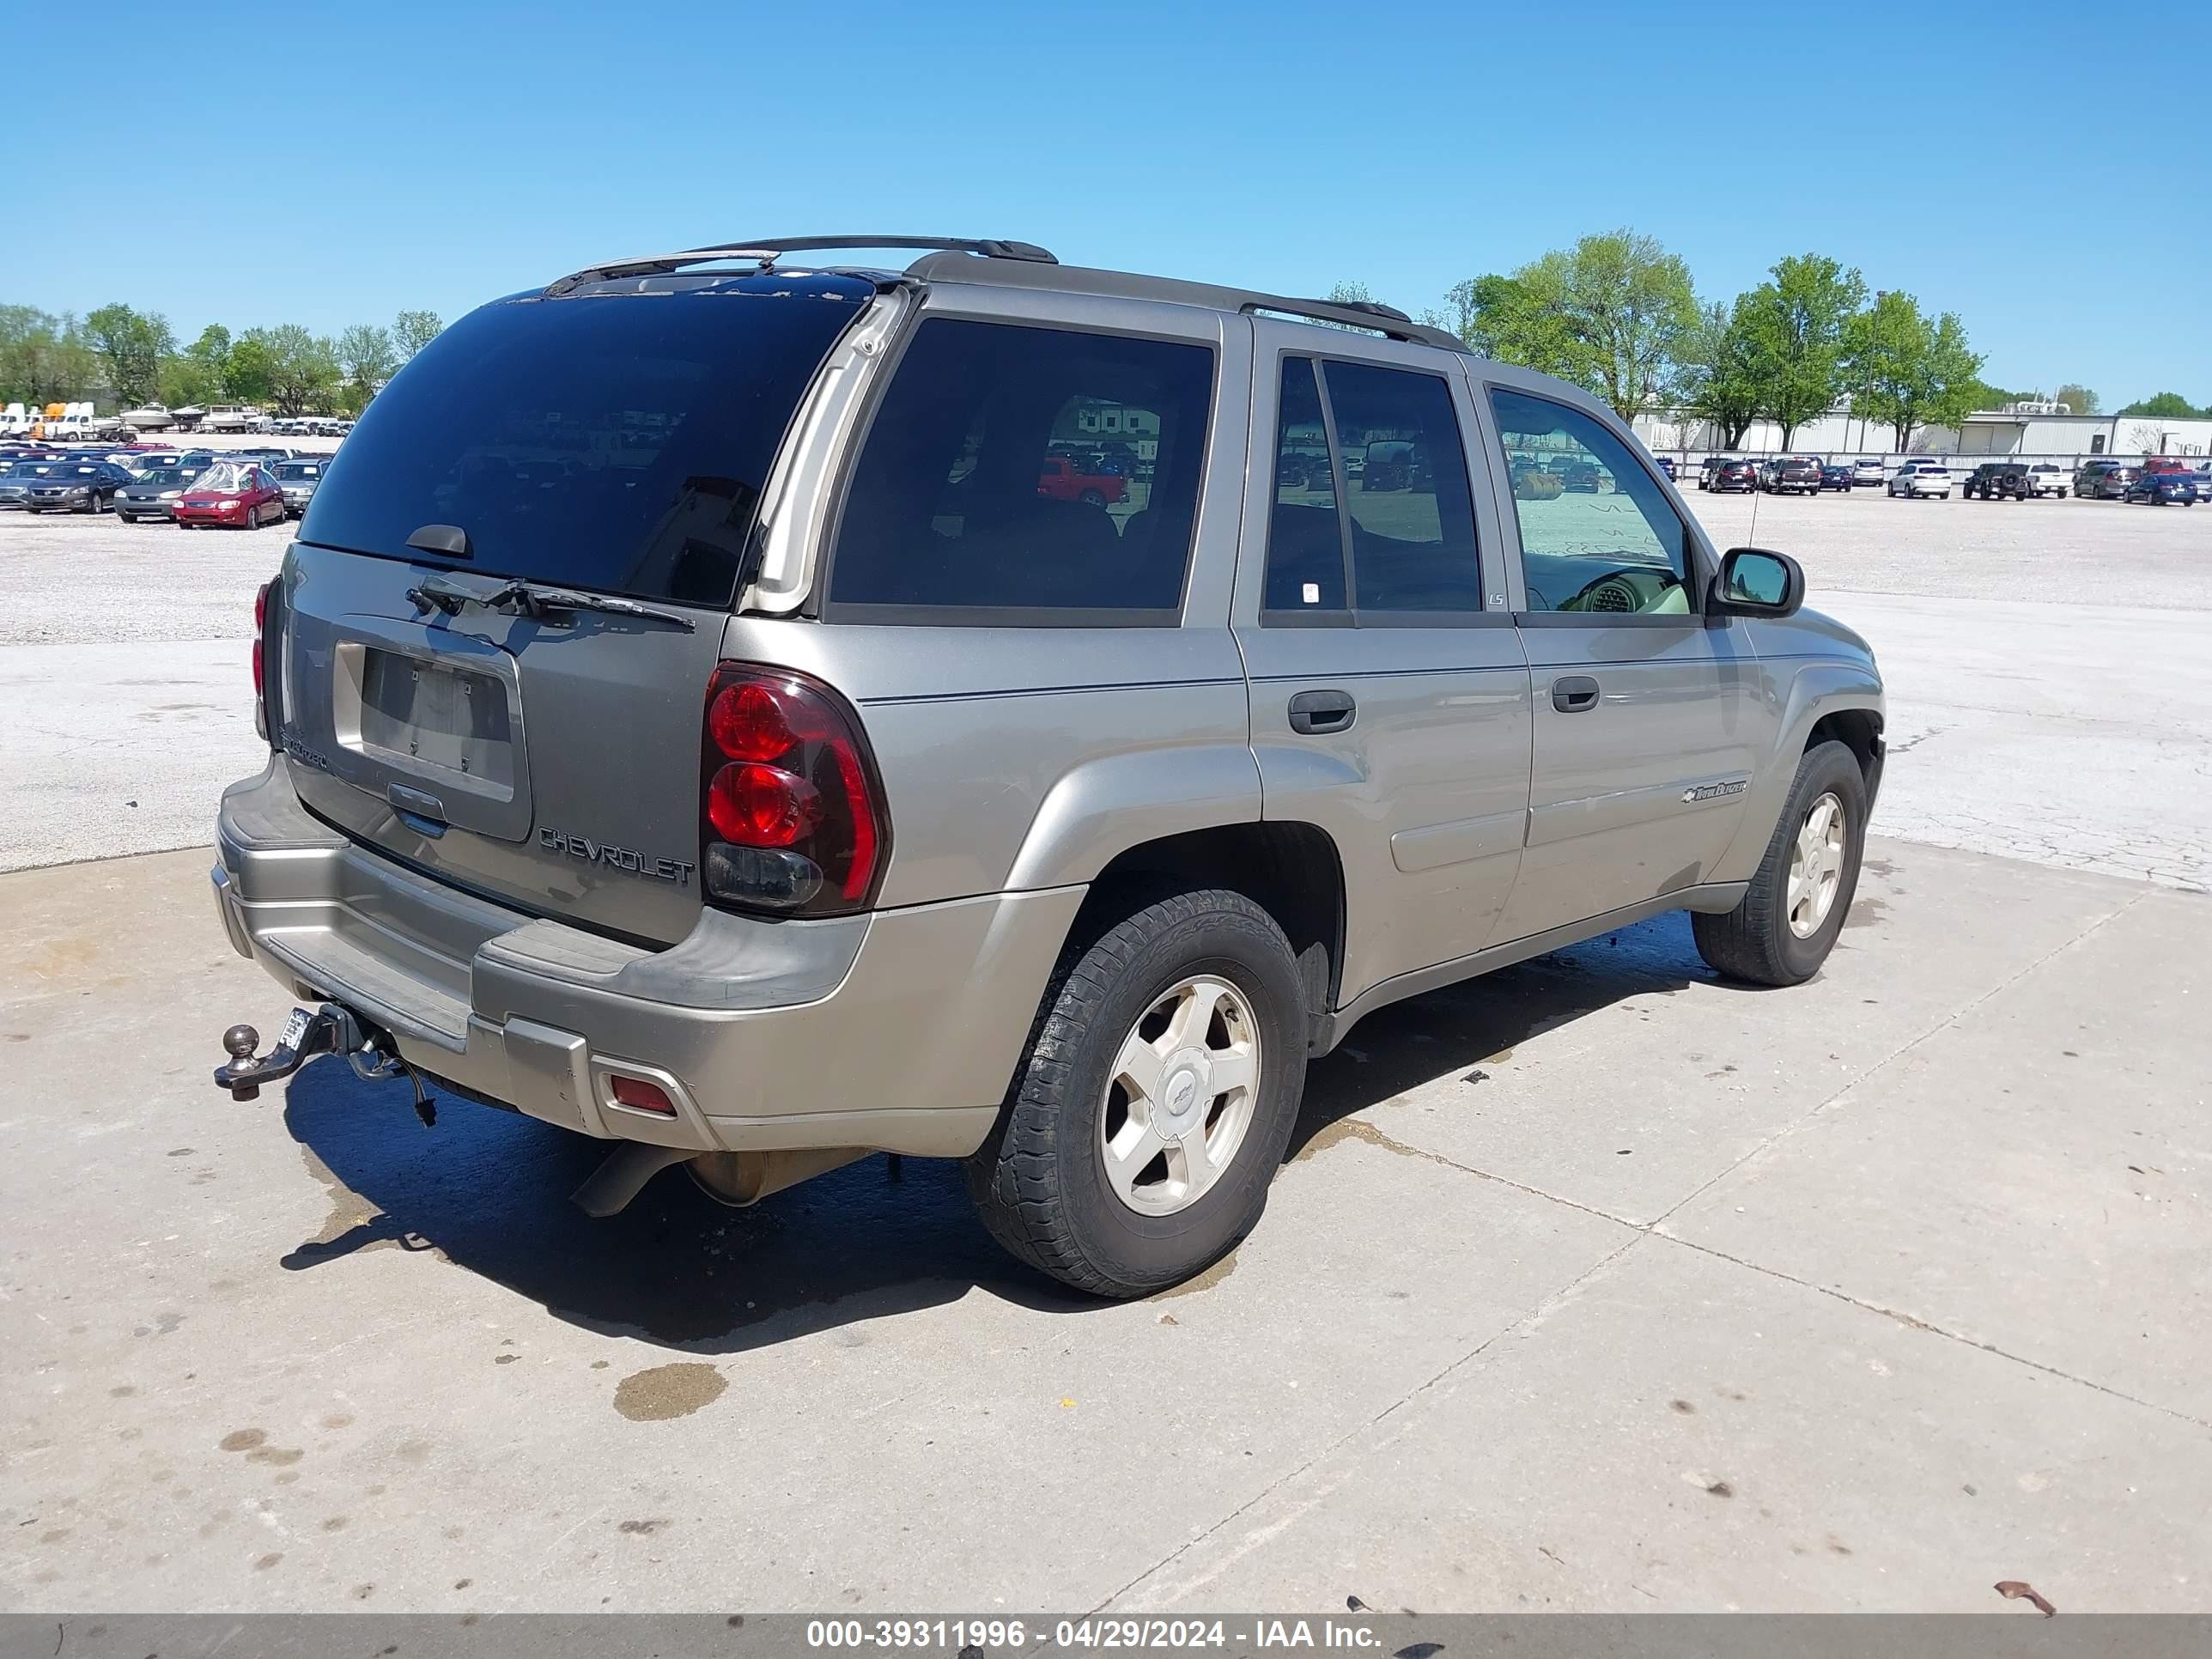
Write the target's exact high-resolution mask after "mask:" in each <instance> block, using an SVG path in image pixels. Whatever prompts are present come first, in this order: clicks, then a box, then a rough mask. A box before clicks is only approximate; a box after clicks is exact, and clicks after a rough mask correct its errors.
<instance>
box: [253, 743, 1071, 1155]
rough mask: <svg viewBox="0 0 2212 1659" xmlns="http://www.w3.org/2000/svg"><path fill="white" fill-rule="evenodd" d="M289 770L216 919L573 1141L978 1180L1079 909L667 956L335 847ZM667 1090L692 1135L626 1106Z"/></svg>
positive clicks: (930, 916)
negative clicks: (921, 1160) (900, 1168)
mask: <svg viewBox="0 0 2212 1659" xmlns="http://www.w3.org/2000/svg"><path fill="white" fill-rule="evenodd" d="M216 851H217V863H216V866H215V869H214V871H213V872H211V873H212V880H213V883H214V888H215V899H216V908H217V910H218V911H219V913H220V914H221V916H222V925H223V928H224V931H225V933H227V934H228V937H229V939H230V942H231V945H232V947H233V948H234V949H235V950H236V951H238V952H239V953H240V955H241V956H246V957H251V958H252V959H253V960H254V961H257V962H258V963H261V964H262V965H263V967H264V968H265V969H268V971H269V972H270V974H272V975H274V976H275V977H276V979H277V980H278V981H281V982H283V983H284V984H286V985H288V986H290V987H293V989H294V992H295V994H297V995H299V996H301V997H302V998H304V999H307V1000H327V1001H331V1002H337V1003H339V1004H341V1005H343V1006H345V1007H347V1008H349V1009H350V1010H352V1011H353V1012H355V1013H356V1015H358V1016H361V1017H362V1018H366V1019H368V1021H370V1022H372V1023H374V1024H376V1025H379V1026H381V1027H382V1028H384V1029H385V1030H388V1031H389V1032H391V1034H392V1037H393V1039H394V1041H395V1042H396V1044H397V1046H398V1050H399V1052H400V1054H402V1055H403V1056H404V1058H405V1059H406V1060H408V1061H409V1062H410V1064H412V1065H414V1066H416V1067H417V1068H418V1069H419V1070H421V1071H423V1072H425V1073H429V1074H430V1075H431V1076H433V1077H435V1078H437V1079H444V1080H446V1081H447V1082H449V1083H451V1084H455V1085H459V1086H460V1087H461V1088H463V1089H465V1090H466V1091H471V1092H473V1093H476V1094H479V1095H482V1096H484V1097H488V1098H489V1099H492V1100H495V1101H499V1102H502V1103H506V1104H508V1105H512V1106H513V1107H515V1108H517V1109H520V1110H521V1111H524V1112H526V1113H528V1114H529V1115H532V1116H533V1117H538V1118H543V1119H544V1120H545V1121H547V1122H549V1123H556V1124H559V1125H560V1126H561V1127H563V1128H568V1129H574V1130H576V1131H579V1132H580V1133H584V1134H589V1135H595V1136H599V1137H602V1138H606V1139H628V1140H640V1141H646V1142H650V1143H653V1144H655V1145H659V1146H678V1147H689V1148H696V1149H698V1150H701V1151H713V1150H727V1151H731V1152H756V1151H758V1152H767V1151H784V1150H796V1149H806V1148H816V1147H836V1148H866V1149H872V1150H880V1151H884V1152H911V1153H915V1154H917V1155H920V1156H924V1157H958V1156H962V1155H964V1154H965V1153H967V1152H972V1151H973V1150H974V1149H975V1147H976V1146H978V1145H980V1144H981V1141H982V1139H983V1138H984V1136H985V1135H986V1134H987V1133H989V1130H990V1127H991V1124H992V1122H993V1121H994V1118H995V1117H996V1115H997V1113H998V1109H999V1104H1000V1100H1001V1099H1002V1097H1004V1094H1005V1091H1006V1085H1007V1082H1008V1080H1009V1079H1011V1078H1012V1074H1013V1069H1014V1066H1015V1064H1016V1062H1017V1060H1018V1058H1019V1056H1020V1051H1021V1047H1022V1044H1023V1042H1024V1041H1025V1040H1026V1038H1027V1036H1028V1034H1029V1029H1030V1022H1031V1019H1032V1017H1033V1016H1034V1014H1035V1013H1036V1001H1037V998H1038V996H1039V995H1040V994H1042V989H1043V987H1044V985H1045V983H1046V981H1047V980H1048V977H1049V976H1050V973H1051V969H1052V964H1053V961H1054V958H1055V957H1057V955H1058V954H1059V951H1060V946H1061V944H1062V943H1063V942H1064V941H1065V939H1066V936H1067V931H1068V928H1069V927H1070V926H1071V925H1072V923H1073V921H1074V916H1075V912H1076V909H1077V908H1078V907H1079V905H1080V904H1081V902H1082V899H1083V891H1084V890H1083V889H1081V888H1079V887H1066V888H1054V889H1048V890H1042V891H1038V892H1029V893H1007V894H994V895H989V896H984V897H980V898H973V899H964V900H955V901H951V902H945V903H941V904H929V905H917V906H913V907H910V908H904V909H899V910H887V911H878V912H876V913H874V914H872V915H864V916H855V917H849V918H841V919H836V920H831V921H818V922H781V923H771V922H763V921H750V920H748V919H746V918H744V917H739V916H732V915H726V914H724V913H722V912H720V911H714V910H705V911H702V914H701V918H700V921H699V924H698V926H697V927H695V928H694V929H693V930H692V932H691V933H690V935H689V936H688V937H687V938H686V939H684V940H683V941H681V942H680V943H679V944H677V945H672V946H671V947H669V948H668V949H666V950H664V951H652V950H647V949H644V948H641V947H639V946H635V945H626V944H623V943H621V942H619V941H617V940H613V939H607V938H605V936H603V935H601V934H598V933H588V932H586V931H585V930H583V929H580V928H576V927H568V926H567V925H565V924H563V923H560V922H556V921H544V920H539V919H535V918H532V917H530V916H527V915H522V914H520V913H519V912H517V911H514V910H512V909H509V908H506V907H504V906H502V905H498V904H495V903H492V902H488V901H485V900H483V899H479V898H477V897H475V896H472V895H470V894H467V893H465V892H462V891H460V890H457V889H455V888H453V887H450V886H447V885H446V884H443V883H441V882H437V881H434V880H432V879H430V878H428V877H425V876H422V875H418V874H417V873H416V872H413V871H411V870H410V869H408V868H406V867H405V866H402V865H399V864H398V863H395V862H393V861H392V860H389V859H387V858H385V857H383V856H381V855H380V854H375V853H373V852H370V851H368V849H366V848H362V847H360V846H357V845H356V844H355V843H354V842H350V841H349V840H347V839H346V838H345V837H344V836H341V835H339V834H337V832H336V831H334V830H332V829H329V828H328V827H327V826H326V825H325V824H324V823H322V822H321V821H320V820H319V819H318V818H316V817H313V815H311V814H310V813H308V812H307V811H306V810H305V809H304V808H302V807H301V805H300V803H299V799H298V797H297V796H296V795H295V793H293V789H292V787H291V781H290V775H289V763H288V762H287V761H286V760H284V759H283V757H276V758H275V759H273V760H272V761H271V763H270V768H269V769H268V770H267V771H266V772H264V773H263V774H262V775H260V776H258V777H256V778H252V779H249V780H247V781H245V782H242V783H239V784H235V785H233V786H232V787H231V788H230V789H229V790H228V791H227V792H226V793H225V794H224V796H223V800H222V811H221V813H220V815H219V817H218V820H217V829H216ZM616 1073H627V1074H629V1075H631V1076H634V1077H642V1078H646V1079H650V1080H652V1081H653V1082H656V1083H658V1084H659V1085H660V1086H661V1088H662V1089H663V1091H664V1092H665V1094H666V1095H667V1096H668V1097H669V1099H670V1100H671V1101H672V1102H673V1103H675V1105H676V1109H677V1115H676V1116H675V1117H674V1118H673V1119H670V1118H665V1117H661V1116H657V1115H653V1114H649V1113H645V1112H641V1111H637V1110H635V1109H631V1108H629V1107H626V1106H623V1105H621V1104H619V1103H617V1102H616V1101H615V1099H614V1097H613V1093H612V1085H611V1079H612V1078H613V1076H614V1075H615V1074H616Z"/></svg>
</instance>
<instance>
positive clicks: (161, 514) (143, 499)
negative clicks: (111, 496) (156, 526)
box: [115, 466, 199, 524]
mask: <svg viewBox="0 0 2212 1659" xmlns="http://www.w3.org/2000/svg"><path fill="white" fill-rule="evenodd" d="M197 477H199V472H198V471H196V470H192V469H189V468H185V467H181V466H167V467H156V468H154V469H151V470H150V471H145V472H141V473H140V474H139V475H138V476H137V477H135V478H133V479H132V480H131V482H130V483H127V484H125V485H124V486H123V488H122V489H118V490H117V491H116V492H115V516H116V517H117V518H118V519H120V520H123V521H124V522H125V524H137V523H138V522H139V521H140V520H143V519H167V518H170V517H173V516H174V509H175V507H176V504H177V501H178V500H179V498H180V497H181V496H182V495H184V493H185V489H187V488H189V487H190V486H191V482H192V480H193V479H195V478H197Z"/></svg>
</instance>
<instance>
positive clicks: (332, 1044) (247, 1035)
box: [215, 1002, 438, 1126]
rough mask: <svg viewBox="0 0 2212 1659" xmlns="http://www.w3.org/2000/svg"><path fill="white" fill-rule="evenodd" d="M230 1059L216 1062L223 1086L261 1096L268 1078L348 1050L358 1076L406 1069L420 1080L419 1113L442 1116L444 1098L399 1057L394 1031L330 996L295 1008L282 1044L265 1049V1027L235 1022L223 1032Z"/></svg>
mask: <svg viewBox="0 0 2212 1659" xmlns="http://www.w3.org/2000/svg"><path fill="white" fill-rule="evenodd" d="M222 1046H223V1048H224V1051H225V1052H226V1053H228V1054H229V1055H230V1062H229V1064H228V1065H225V1066H216V1068H215V1083H216V1088H218V1089H228V1090H229V1091H230V1097H231V1098H232V1099H233V1100H258V1098H260V1096H261V1085H263V1084H264V1083H281V1082H283V1080H284V1079H286V1078H288V1077H290V1076H291V1075H292V1074H293V1073H295V1072H296V1071H298V1070H299V1069H300V1068H301V1066H305V1065H307V1063H308V1062H309V1061H310V1060H319V1059H321V1058H322V1056H324V1055H325V1054H343V1055H344V1056H345V1057H346V1060H347V1061H348V1062H349V1064H350V1065H351V1066H353V1069H354V1074H355V1075H356V1077H360V1078H363V1079H367V1080H368V1081H370V1082H375V1081H377V1080H379V1079H383V1078H392V1077H398V1076H399V1075H400V1074H401V1073H405V1075H406V1078H407V1080H408V1081H409V1082H410V1083H411V1084H413V1085H415V1115H416V1116H417V1117H419V1118H421V1119H422V1121H423V1123H424V1124H425V1125H426V1126H427V1125H429V1124H434V1123H435V1122H436V1121H438V1103H437V1102H436V1101H435V1100H434V1099H433V1098H432V1097H431V1096H430V1094H429V1091H428V1090H426V1089H424V1088H423V1086H422V1078H421V1077H420V1076H419V1075H417V1073H416V1070H415V1068H414V1067H413V1066H410V1065H409V1064H408V1063H407V1062H406V1061H405V1060H402V1059H401V1058H400V1057H399V1050H398V1048H397V1047H396V1046H395V1045H394V1044H393V1042H392V1036H391V1034H390V1033H389V1032H386V1031H383V1030H379V1029H378V1028H377V1027H375V1026H373V1025H370V1024H368V1023H367V1022H365V1021H363V1020H362V1019H360V1018H356V1016H355V1014H354V1013H353V1012H352V1011H351V1010H350V1009H347V1008H342V1007H340V1006H338V1005H337V1003H335V1002H326V1003H325V1004H323V1006H321V1007H319V1008H318V1009H316V1010H315V1012H313V1013H309V1012H307V1010H306V1009H305V1008H295V1009H294V1010H293V1011H292V1017H291V1018H289V1019H288V1020H286V1021H285V1022H284V1029H283V1031H282V1032H281V1033H279V1034H278V1036H277V1038H276V1047H275V1048H271V1049H270V1051H269V1052H268V1053H267V1054H258V1055H257V1054H255V1053H254V1052H253V1051H254V1050H255V1049H256V1048H259V1047H260V1046H261V1033H260V1032H258V1031H257V1030H254V1029H253V1028H252V1026H251V1025H234V1026H232V1027H231V1028H230V1029H229V1030H228V1031H225V1032H224V1033H223V1034H222Z"/></svg>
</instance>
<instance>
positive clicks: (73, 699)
mask: <svg viewBox="0 0 2212 1659" xmlns="http://www.w3.org/2000/svg"><path fill="white" fill-rule="evenodd" d="M1686 500H1687V501H1689V503H1690V505H1691V507H1692V509H1693V510H1694V511H1695V512H1696V513H1698V514H1699V517H1700V518H1701V519H1702V520H1704V521H1705V525H1706V526H1707V528H1708V529H1709V530H1710V531H1711V533H1712V535H1713V537H1714V539H1715V540H1716V541H1717V543H1719V544H1720V545H1722V546H1723V547H1726V546H1732V545H1735V544H1741V543H1745V542H1752V541H1756V542H1758V543H1759V544H1762V545H1765V546H1768V547H1775V548H1779V549H1782V550H1784V551H1787V552H1790V553H1792V554H1794V555H1796V556H1797V558H1798V559H1799V560H1801V561H1802V562H1803V564H1804V566H1805V568H1806V573H1807V575H1808V579H1809V580H1810V582H1811V585H1812V587H1813V593H1814V604H1815V605H1818V606H1820V607H1822V608H1825V609H1828V610H1831V611H1833V612H1835V613H1836V614H1837V615H1838V616H1839V617H1842V618H1843V619H1844V620H1845V621H1847V622H1850V623H1852V625H1854V626H1856V627H1858V628H1859V629H1861V630H1862V631H1863V632H1864V633H1865V634H1866V635H1867V636H1868V637H1869V639H1871V640H1872V641H1874V643H1875V649H1876V650H1877V651H1878V652H1879V653H1881V658H1882V664H1883V669H1884V672H1885V674H1886V676H1887V679H1888V682H1889V685H1890V690H1891V696H1892V715H1891V725H1892V738H1893V743H1894V744H1895V745H1896V747H1897V748H1898V749H1899V750H1900V751H1905V750H1906V749H1907V747H1908V745H1909V746H1910V753H1911V759H1910V761H1909V762H1908V761H1907V760H1905V757H1904V753H1903V752H1900V755H1899V763H1898V764H1897V765H1895V766H1893V768H1892V769H1891V773H1890V778H1889V782H1888V784H1887V787H1886V790H1885V793H1884V798H1883V802H1882V809H1881V824H1880V827H1881V828H1882V829H1886V830H1887V831H1889V832H1890V833H1892V834H1897V835H1904V836H1911V837H1914V838H1917V839H1923V840H1928V841H1931V842H1937V843H1939V844H1942V845H1946V846H1953V847H1960V848H1967V849H1970V850H1976V851H1982V852H1995V853H2002V854H2010V855H2014V856H2024V857H2029V858H2033V859H2036V860H2039V861H2043V862H2048V863H2056V864H2062V865H2067V866H2072V867H2076V868H2082V869H2092V870H2097V871H2100V872H2107V873H2113V874H2126V875H2132V876H2136V877H2139V878H2141V877H2148V878H2151V879H2154V880H2158V881H2162V882H2166V883H2169V884H2175V885H2181V886H2207V885H2212V829H2207V828H2206V827H2205V823H2204V819H2205V815H2204V814H2203V813H2202V812H2201V811H2197V808H2196V805H2195V803H2196V801H2197V797H2198V795H2199V793H2201V791H2202V789H2203V783H2204V780H2205V779H2206V778H2207V777H2208V776H2212V715H2208V714H2207V713H2206V711H2208V710H2212V653H2207V652H2206V650H2205V649H2204V647H2203V637H2202V635H2201V633H2200V632H2199V631H2198V630H2197V628H2196V626H2195V625H2194V624H2193V623H2192V622H2191V620H2190V617H2191V613H2193V612H2197V611H2203V610H2205V609H2207V608H2212V584H2208V583H2207V582H2205V581H2204V580H2203V579H2202V578H2203V571H2204V568H2205V555H2206V554H2207V553H2208V552H2212V509H2208V510H2207V511H2206V512H2204V513H2197V511H2196V510H2195V509H2194V508H2151V507H2128V506H2124V505H2122V504H2120V503H2118V502H2105V501H2075V500H2072V499H2069V500H2066V501H2032V502H2014V501H1995V502H1984V501H1966V500H1963V499H1961V498H1958V497H1954V498H1953V499H1952V500H1950V501H1893V500H1890V499H1888V498H1887V497H1885V496H1882V495H1879V494H1877V493H1875V492H1874V491H1871V490H1865V491H1858V492H1855V493H1854V494H1852V495H1823V496H1819V497H1811V498H1808V497H1802V496H1781V497H1765V496H1760V497H1747V496H1741V495H1703V494H1700V493H1699V492H1698V491H1696V490H1695V489H1692V490H1691V491H1690V492H1688V494H1687V495H1686ZM1754 515H1755V522H1754ZM287 541H288V532H286V531H285V530H284V529H283V528H281V527H278V526H270V527H269V528H267V529H265V530H259V531H231V530H222V531H212V530H201V531H182V530H179V529H177V528H175V527H174V526H170V525H152V524H148V525H125V524H122V523H119V522H118V521H117V520H114V519H112V518H110V517H105V516H103V517H100V518H57V517H51V516H42V517H39V518H31V517H29V516H27V515H26V514H24V513H19V512H9V513H0V697H4V698H5V700H6V707H7V708H8V710H9V715H10V719H9V721H8V724H7V726H6V727H5V729H4V730H0V774H4V775H6V777H7V778H8V780H9V788H8V805H9V812H8V814H7V816H6V817H5V818H4V819H0V869H17V868H21V867H24V866H31V865H41V864H53V863H62V862H66V861H70V860H77V859H87V858H101V857H108V856H112V855H115V854H125V853H142V852H154V851H160V850H162V849H166V848H176V847H185V846H193V845H198V844H200V843H203V842H205V841H206V840H207V838H208V835H209V826H210V823H212V821H213V817H214V812H215V806H216V799H217V798H218V797H219V796H220V794H221V793H222V789H223V787H224V786H225V785H227V784H228V783H229V782H230V781H233V780H234V779H236V778H239V777H242V776H244V775H246V774H248V773H250V772H252V771H253V770H254V769H257V768H258V766H259V764H260V757H261V755H262V753H263V750H262V746H261V744H260V741H259V739H258V738H256V737H255V736H254V734H253V725H252V696H251V692H250V690H249V689H248V687H249V680H248V671H247V668H246V653H247V648H248V641H249V639H250V636H251V620H252V608H253V590H254V588H255V587H256V586H258V585H259V584H260V583H261V582H263V581H264V580H267V579H268V578H269V576H270V574H273V573H274V572H275V570H276V566H277V563H278V562H279V561H280V560H281V559H282V557H283V550H284V548H285V545H286V543H287ZM2085 574H2087V575H2088V576H2089V580H2086V581H2085V580H2084V577H2085ZM2085 605H2086V606H2087V607H2090V609H2088V610H2085V609H2084V606H2085ZM2146 665H2148V666H2146Z"/></svg>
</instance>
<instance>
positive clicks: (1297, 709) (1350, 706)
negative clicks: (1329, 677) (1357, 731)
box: [1291, 691, 1359, 737]
mask: <svg viewBox="0 0 2212 1659" xmlns="http://www.w3.org/2000/svg"><path fill="white" fill-rule="evenodd" d="M1358 712H1359V711H1358V705H1357V704H1356V703H1354V702H1352V694H1351V693H1350V692H1349V691H1301V692H1299V693H1298V694H1297V696H1294V697H1292V698H1291V731H1293V732H1304V733H1305V734H1306V735H1307V736H1309V737H1316V736H1321V735H1323V734H1325V733H1328V732H1349V731H1350V730H1351V729H1352V717H1353V716H1354V715H1355V714H1358Z"/></svg>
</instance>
